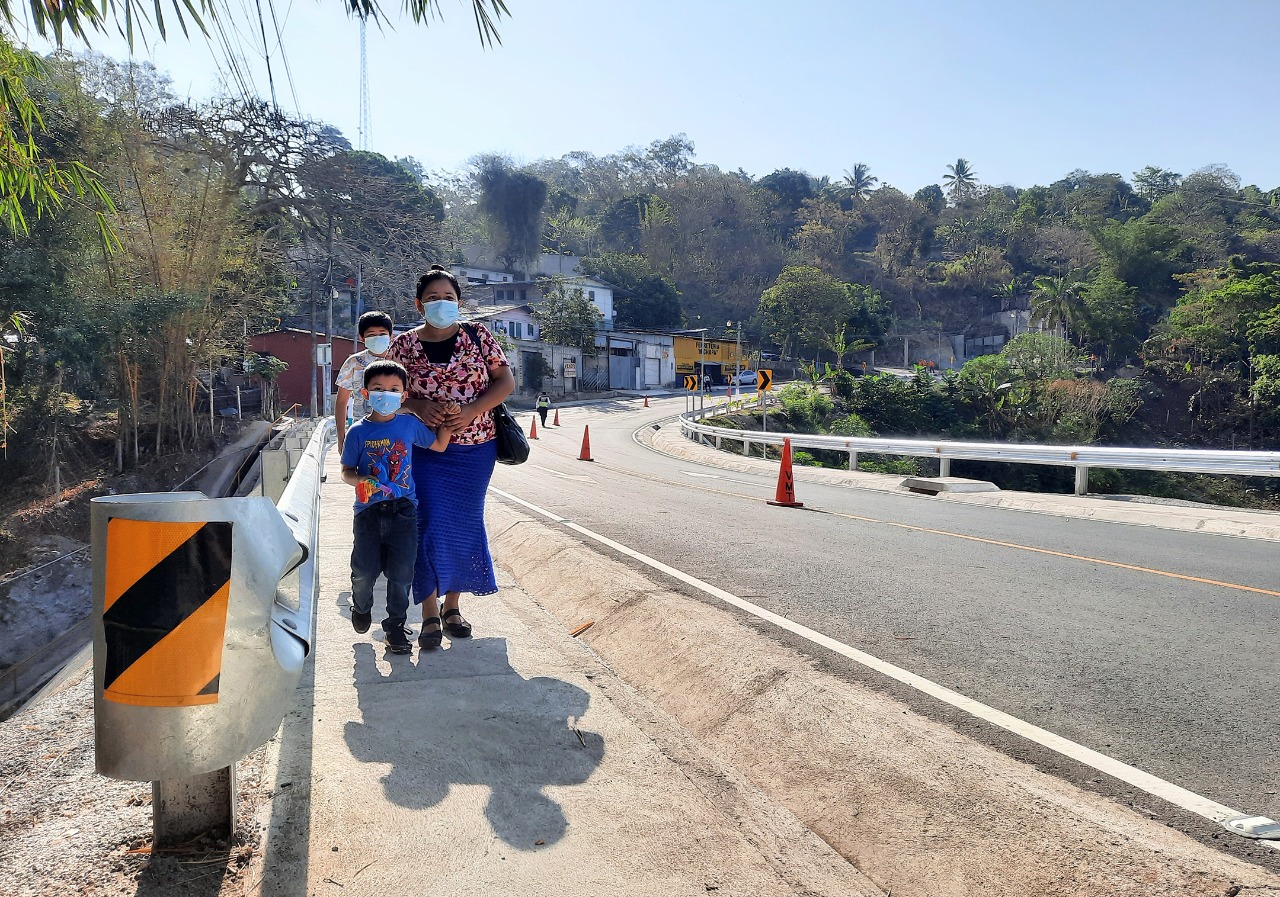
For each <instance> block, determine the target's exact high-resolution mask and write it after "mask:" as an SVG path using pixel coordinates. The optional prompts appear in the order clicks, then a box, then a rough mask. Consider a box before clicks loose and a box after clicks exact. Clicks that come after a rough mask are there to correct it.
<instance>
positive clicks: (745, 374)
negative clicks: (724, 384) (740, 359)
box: [730, 371, 756, 389]
mask: <svg viewBox="0 0 1280 897" xmlns="http://www.w3.org/2000/svg"><path fill="white" fill-rule="evenodd" d="M730 382H731V383H733V384H734V385H735V386H741V387H743V388H746V387H750V388H752V389H754V388H755V385H756V372H755V371H739V372H738V375H737V376H736V377H733V378H732V379H731V380H730Z"/></svg>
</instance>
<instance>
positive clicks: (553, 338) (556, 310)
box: [532, 275, 602, 355]
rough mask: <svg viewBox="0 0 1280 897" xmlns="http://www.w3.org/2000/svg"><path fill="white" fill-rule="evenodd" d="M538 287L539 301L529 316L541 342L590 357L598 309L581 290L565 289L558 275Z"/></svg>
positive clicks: (570, 286) (564, 283) (580, 288)
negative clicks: (574, 350) (536, 326)
mask: <svg viewBox="0 0 1280 897" xmlns="http://www.w3.org/2000/svg"><path fill="white" fill-rule="evenodd" d="M540 286H541V289H542V296H543V298H542V301H540V302H538V303H537V304H536V305H534V306H533V311H532V314H533V319H534V321H536V322H537V324H538V330H539V336H540V337H541V339H542V341H543V342H546V343H552V344H554V345H557V346H569V347H571V348H574V349H581V350H582V351H583V352H585V353H586V354H588V355H594V354H595V352H596V328H597V327H598V326H599V324H600V321H601V318H602V315H601V314H600V309H598V308H596V306H595V303H593V302H592V301H591V300H590V299H588V298H587V296H586V294H585V293H583V291H582V287H578V286H572V285H569V284H567V283H566V282H565V279H564V278H563V277H560V276H558V275H557V276H555V277H549V278H543V279H542V280H541V281H540Z"/></svg>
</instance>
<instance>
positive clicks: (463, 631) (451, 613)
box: [440, 607, 471, 638]
mask: <svg viewBox="0 0 1280 897" xmlns="http://www.w3.org/2000/svg"><path fill="white" fill-rule="evenodd" d="M440 616H441V617H442V618H443V619H444V620H445V624H444V631H445V634H446V635H447V636H449V638H471V624H470V623H468V622H467V621H466V620H464V619H462V611H460V610H458V608H456V607H451V608H449V609H448V610H446V611H443V612H442V613H441V614H440ZM454 617H457V618H458V621H457V622H456V623H452V622H449V621H450V620H452V619H453V618H454Z"/></svg>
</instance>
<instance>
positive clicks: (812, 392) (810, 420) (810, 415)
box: [778, 383, 835, 433]
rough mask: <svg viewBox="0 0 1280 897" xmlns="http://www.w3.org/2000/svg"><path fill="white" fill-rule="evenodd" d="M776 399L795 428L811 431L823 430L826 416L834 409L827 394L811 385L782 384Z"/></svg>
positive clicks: (819, 431)
mask: <svg viewBox="0 0 1280 897" xmlns="http://www.w3.org/2000/svg"><path fill="white" fill-rule="evenodd" d="M778 400H779V401H780V402H782V408H783V410H784V411H786V412H787V416H788V417H789V418H790V419H791V422H792V424H793V425H794V426H795V427H796V429H797V430H800V429H802V428H803V429H807V430H809V431H810V432H813V433H821V432H822V431H823V424H824V422H825V421H826V419H827V416H828V415H830V414H831V412H832V411H834V410H835V405H833V404H832V402H831V398H830V397H829V396H827V395H825V394H823V393H820V392H818V390H816V389H814V388H813V387H812V386H801V385H799V384H797V383H792V384H789V385H787V386H784V387H783V388H782V390H781V392H779V393H778Z"/></svg>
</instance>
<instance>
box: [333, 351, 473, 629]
mask: <svg viewBox="0 0 1280 897" xmlns="http://www.w3.org/2000/svg"><path fill="white" fill-rule="evenodd" d="M408 387H409V375H408V373H407V372H406V371H405V369H404V368H403V367H402V366H401V365H400V364H399V363H398V362H395V361H391V360H389V359H381V360H378V361H375V362H373V363H372V364H370V365H369V366H368V367H366V368H365V369H364V389H363V390H361V392H362V394H363V396H364V400H365V404H366V407H367V408H368V410H369V413H368V416H366V417H365V418H363V419H362V420H359V421H356V422H355V423H354V424H352V425H351V429H350V430H348V431H347V438H346V441H345V442H344V443H343V446H342V480H343V482H346V483H350V484H351V485H352V486H355V487H356V516H355V525H354V529H355V544H354V546H353V547H352V549H351V625H352V626H354V627H355V630H356V632H362V633H363V632H368V631H369V624H370V622H372V613H373V584H374V583H375V582H376V581H377V579H378V574H379V573H385V574H386V576H387V618H386V619H385V620H383V621H382V629H383V631H384V632H385V633H386V634H387V648H388V649H389V650H390V651H391V653H393V654H408V653H409V651H410V647H411V643H410V641H409V633H408V632H407V631H406V629H405V625H404V624H405V619H406V617H407V614H408V611H409V587H410V586H411V585H412V584H413V565H414V559H415V558H416V557H417V554H418V499H417V496H416V495H415V493H414V488H413V470H412V466H413V446H415V445H420V446H422V447H423V448H428V449H431V450H432V451H437V452H443V451H444V450H445V448H447V447H448V445H449V440H450V438H451V437H452V436H453V434H452V432H451V431H450V430H449V429H448V428H447V427H443V426H441V427H438V428H436V432H435V433H434V434H432V432H431V431H430V430H429V429H427V425H426V424H424V423H423V422H422V421H420V420H419V419H418V418H416V417H414V416H413V415H412V414H396V412H397V411H398V410H399V409H400V404H401V403H402V402H403V401H404V394H405V391H406V390H407V389H408Z"/></svg>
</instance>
